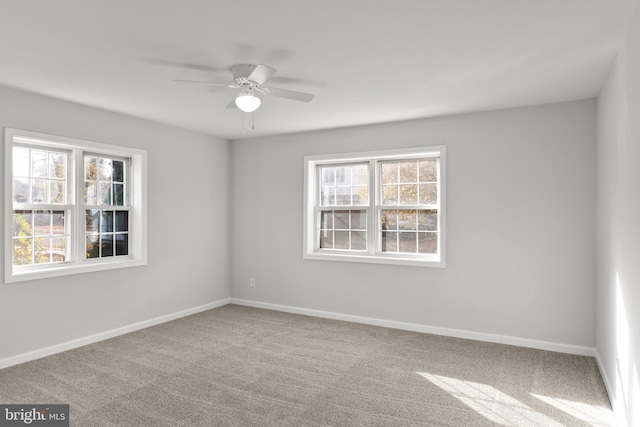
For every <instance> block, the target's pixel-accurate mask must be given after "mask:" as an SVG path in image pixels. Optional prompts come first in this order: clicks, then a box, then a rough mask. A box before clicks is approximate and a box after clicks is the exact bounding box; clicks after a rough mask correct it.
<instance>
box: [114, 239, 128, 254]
mask: <svg viewBox="0 0 640 427" xmlns="http://www.w3.org/2000/svg"><path fill="white" fill-rule="evenodd" d="M116 255H129V235H128V234H116Z"/></svg>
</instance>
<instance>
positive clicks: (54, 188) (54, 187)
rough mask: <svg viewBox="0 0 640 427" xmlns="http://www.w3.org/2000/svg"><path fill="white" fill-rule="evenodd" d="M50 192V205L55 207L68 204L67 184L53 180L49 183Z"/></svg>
mask: <svg viewBox="0 0 640 427" xmlns="http://www.w3.org/2000/svg"><path fill="white" fill-rule="evenodd" d="M49 185H50V187H49V188H50V191H49V196H50V197H51V199H50V200H49V203H51V204H54V205H63V204H65V202H66V200H65V199H66V197H65V190H66V182H65V181H60V180H55V181H54V180H51V181H49Z"/></svg>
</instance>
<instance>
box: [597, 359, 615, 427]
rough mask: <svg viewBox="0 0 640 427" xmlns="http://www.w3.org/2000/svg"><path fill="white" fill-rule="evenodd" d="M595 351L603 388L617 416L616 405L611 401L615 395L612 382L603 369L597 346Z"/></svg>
mask: <svg viewBox="0 0 640 427" xmlns="http://www.w3.org/2000/svg"><path fill="white" fill-rule="evenodd" d="M595 353H596V355H595V358H596V363H597V364H598V369H599V370H600V376H601V377H602V382H603V383H604V388H605V389H606V390H607V394H608V395H609V403H611V407H612V408H613V409H614V415H616V416H617V415H618V414H616V413H615V409H616V405H615V402H614V401H613V398H614V397H615V394H614V391H615V389H614V388H613V386H614V384H613V383H612V382H611V381H610V380H609V377H608V376H607V371H606V370H605V369H604V364H603V363H602V359H600V354H599V353H598V349H597V348H596V349H595Z"/></svg>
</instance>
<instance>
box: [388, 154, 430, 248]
mask: <svg viewBox="0 0 640 427" xmlns="http://www.w3.org/2000/svg"><path fill="white" fill-rule="evenodd" d="M439 162H440V160H439V158H423V159H411V160H397V161H384V162H380V163H379V171H380V172H379V180H378V182H379V186H380V205H382V206H383V207H384V208H382V209H379V224H380V230H379V231H380V239H379V241H380V247H379V248H378V249H379V251H380V252H383V253H405V254H437V253H438V167H439ZM389 207H393V208H395V209H388V208H389Z"/></svg>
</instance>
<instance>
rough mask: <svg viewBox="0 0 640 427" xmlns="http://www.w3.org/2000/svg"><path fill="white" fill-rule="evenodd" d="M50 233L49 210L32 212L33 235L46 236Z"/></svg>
mask: <svg viewBox="0 0 640 427" xmlns="http://www.w3.org/2000/svg"><path fill="white" fill-rule="evenodd" d="M49 234H51V213H50V211H35V213H34V214H33V235H34V236H48V235H49Z"/></svg>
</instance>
